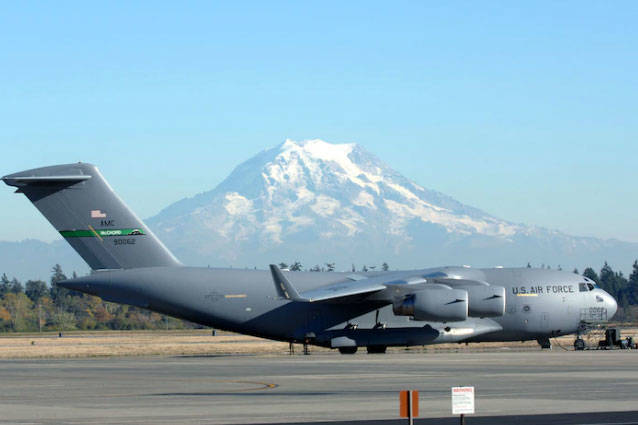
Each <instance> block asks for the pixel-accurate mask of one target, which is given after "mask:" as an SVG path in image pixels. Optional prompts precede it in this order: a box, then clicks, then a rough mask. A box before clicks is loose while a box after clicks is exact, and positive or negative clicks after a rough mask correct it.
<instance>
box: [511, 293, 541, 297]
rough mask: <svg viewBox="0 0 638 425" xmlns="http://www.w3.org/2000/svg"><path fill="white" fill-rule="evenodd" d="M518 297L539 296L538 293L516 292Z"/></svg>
mask: <svg viewBox="0 0 638 425" xmlns="http://www.w3.org/2000/svg"><path fill="white" fill-rule="evenodd" d="M516 296H517V297H538V294H516Z"/></svg>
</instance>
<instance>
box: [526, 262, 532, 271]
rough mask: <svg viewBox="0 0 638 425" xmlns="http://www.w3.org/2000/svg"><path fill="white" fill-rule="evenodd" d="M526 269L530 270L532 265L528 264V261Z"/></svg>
mask: <svg viewBox="0 0 638 425" xmlns="http://www.w3.org/2000/svg"><path fill="white" fill-rule="evenodd" d="M527 268H528V269H531V268H532V265H531V264H530V263H529V261H528V262H527Z"/></svg>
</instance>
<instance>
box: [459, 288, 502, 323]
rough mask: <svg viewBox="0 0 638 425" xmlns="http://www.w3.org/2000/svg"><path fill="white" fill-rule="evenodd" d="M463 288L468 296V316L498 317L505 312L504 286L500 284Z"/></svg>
mask: <svg viewBox="0 0 638 425" xmlns="http://www.w3.org/2000/svg"><path fill="white" fill-rule="evenodd" d="M464 289H465V290H466V291H467V294H468V296H469V298H468V301H469V306H468V315H469V316H470V317H499V316H502V315H504V314H505V288H503V287H502V286H470V287H467V288H464Z"/></svg>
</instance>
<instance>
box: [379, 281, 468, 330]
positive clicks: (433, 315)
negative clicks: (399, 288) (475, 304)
mask: <svg viewBox="0 0 638 425" xmlns="http://www.w3.org/2000/svg"><path fill="white" fill-rule="evenodd" d="M392 311H393V312H394V314H396V315H397V316H412V317H414V319H415V320H430V321H436V322H447V321H449V322H459V321H463V320H465V319H467V315H468V294H467V291H465V290H462V289H450V288H449V287H445V286H438V285H432V287H431V288H425V289H423V290H421V291H418V292H415V293H414V294H410V295H407V296H406V297H404V298H402V299H400V300H398V301H397V302H395V303H394V304H393V306H392Z"/></svg>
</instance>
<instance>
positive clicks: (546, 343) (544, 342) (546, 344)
mask: <svg viewBox="0 0 638 425" xmlns="http://www.w3.org/2000/svg"><path fill="white" fill-rule="evenodd" d="M536 341H537V342H538V345H540V346H541V348H542V349H543V350H551V349H552V342H551V341H550V340H549V338H538V339H537V340H536Z"/></svg>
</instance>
